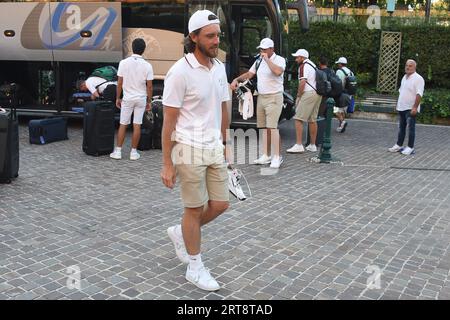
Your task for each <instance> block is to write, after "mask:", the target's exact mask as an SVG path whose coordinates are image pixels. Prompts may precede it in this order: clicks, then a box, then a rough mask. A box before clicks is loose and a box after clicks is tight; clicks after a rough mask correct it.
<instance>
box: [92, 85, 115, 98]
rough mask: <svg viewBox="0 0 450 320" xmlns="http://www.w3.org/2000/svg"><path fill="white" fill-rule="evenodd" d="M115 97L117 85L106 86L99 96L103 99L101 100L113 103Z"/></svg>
mask: <svg viewBox="0 0 450 320" xmlns="http://www.w3.org/2000/svg"><path fill="white" fill-rule="evenodd" d="M100 85H102V84H100ZM100 85H98V86H97V87H99V86H100ZM116 95H117V85H115V84H112V83H111V84H108V85H107V86H106V88H105V89H104V90H103V92H102V94H101V98H103V100H106V101H112V102H115V101H116Z"/></svg>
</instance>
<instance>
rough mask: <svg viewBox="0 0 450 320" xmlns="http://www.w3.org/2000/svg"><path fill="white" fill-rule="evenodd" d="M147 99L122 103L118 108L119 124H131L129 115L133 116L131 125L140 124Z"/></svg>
mask: <svg viewBox="0 0 450 320" xmlns="http://www.w3.org/2000/svg"><path fill="white" fill-rule="evenodd" d="M146 104H147V99H146V98H144V99H140V100H132V101H123V100H122V105H121V107H120V124H123V125H128V124H130V122H131V114H133V123H134V124H142V117H143V116H144V112H145V105H146Z"/></svg>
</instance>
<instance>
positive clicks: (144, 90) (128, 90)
mask: <svg viewBox="0 0 450 320" xmlns="http://www.w3.org/2000/svg"><path fill="white" fill-rule="evenodd" d="M131 45H132V49H133V54H132V55H131V56H130V57H128V58H126V59H124V60H122V61H120V63H119V69H118V71H117V77H118V85H117V98H116V107H117V108H119V109H120V126H119V131H118V132H117V147H116V148H115V150H114V152H113V153H111V154H110V157H111V158H113V159H121V158H122V145H123V142H124V140H125V133H126V130H127V127H128V125H129V124H130V122H131V115H132V114H133V136H132V138H131V152H130V160H138V159H139V158H140V156H141V155H140V154H139V153H138V152H137V146H138V144H139V139H140V137H141V124H142V117H143V116H144V112H145V110H150V106H151V102H152V93H153V83H152V80H153V68H152V65H151V64H150V63H148V62H147V61H145V59H144V58H143V57H142V54H143V53H144V51H145V48H146V44H145V41H144V39H141V38H136V39H134V40H133V42H132V44H131ZM122 89H123V99H121V98H120V96H121V94H122Z"/></svg>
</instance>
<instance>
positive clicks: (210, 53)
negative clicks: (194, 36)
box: [196, 43, 219, 58]
mask: <svg viewBox="0 0 450 320" xmlns="http://www.w3.org/2000/svg"><path fill="white" fill-rule="evenodd" d="M196 45H197V47H198V50H200V52H201V53H203V54H204V55H205V56H207V57H208V58H215V57H217V55H218V54H219V47H218V46H212V47H210V48H206V46H204V45H202V44H201V43H197V44H196Z"/></svg>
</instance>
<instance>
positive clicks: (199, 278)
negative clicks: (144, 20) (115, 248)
mask: <svg viewBox="0 0 450 320" xmlns="http://www.w3.org/2000/svg"><path fill="white" fill-rule="evenodd" d="M188 26H189V35H188V36H187V37H186V39H185V46H186V49H187V51H188V52H189V53H188V54H187V55H186V56H185V57H183V58H181V59H180V60H178V61H177V62H176V63H175V64H174V65H173V66H172V67H171V68H170V70H169V72H168V73H167V76H166V79H165V81H164V93H163V105H164V123H163V131H162V152H163V166H162V170H161V179H162V182H163V183H164V185H165V186H166V187H168V188H171V189H172V188H173V187H174V185H175V182H176V177H177V176H178V178H179V180H180V189H181V199H182V201H183V206H184V214H183V219H182V221H181V225H180V224H178V225H176V226H172V227H169V228H168V229H167V233H168V235H169V237H170V239H171V240H172V242H173V244H174V245H175V252H176V255H177V257H178V258H179V259H180V261H181V262H183V263H186V264H188V266H187V270H186V276H185V277H186V280H187V281H189V282H191V283H192V284H194V285H195V286H197V287H198V288H200V289H203V290H207V291H215V290H219V289H220V286H219V284H218V283H217V281H216V280H215V279H214V278H213V277H212V276H211V274H210V273H209V271H208V269H206V268H205V266H204V264H203V262H202V258H201V250H200V245H201V227H202V226H203V225H205V224H207V223H209V222H211V221H212V220H214V219H215V218H217V217H218V216H219V215H220V214H222V213H223V212H224V211H225V210H227V208H228V206H229V202H228V201H229V198H228V197H229V191H228V173H227V165H226V162H225V157H224V153H225V152H224V150H225V148H224V145H223V142H226V140H225V141H224V140H223V139H222V137H226V130H227V128H228V127H229V120H228V110H227V101H229V100H230V95H229V86H228V82H227V75H226V72H225V66H224V64H223V63H222V62H220V61H219V60H217V59H216V57H217V55H218V53H219V42H220V41H219V38H220V34H221V32H220V21H219V18H217V16H216V15H215V14H214V13H212V12H211V11H209V10H199V11H196V12H195V13H194V14H193V15H192V17H191V18H190V19H189V23H188Z"/></svg>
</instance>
